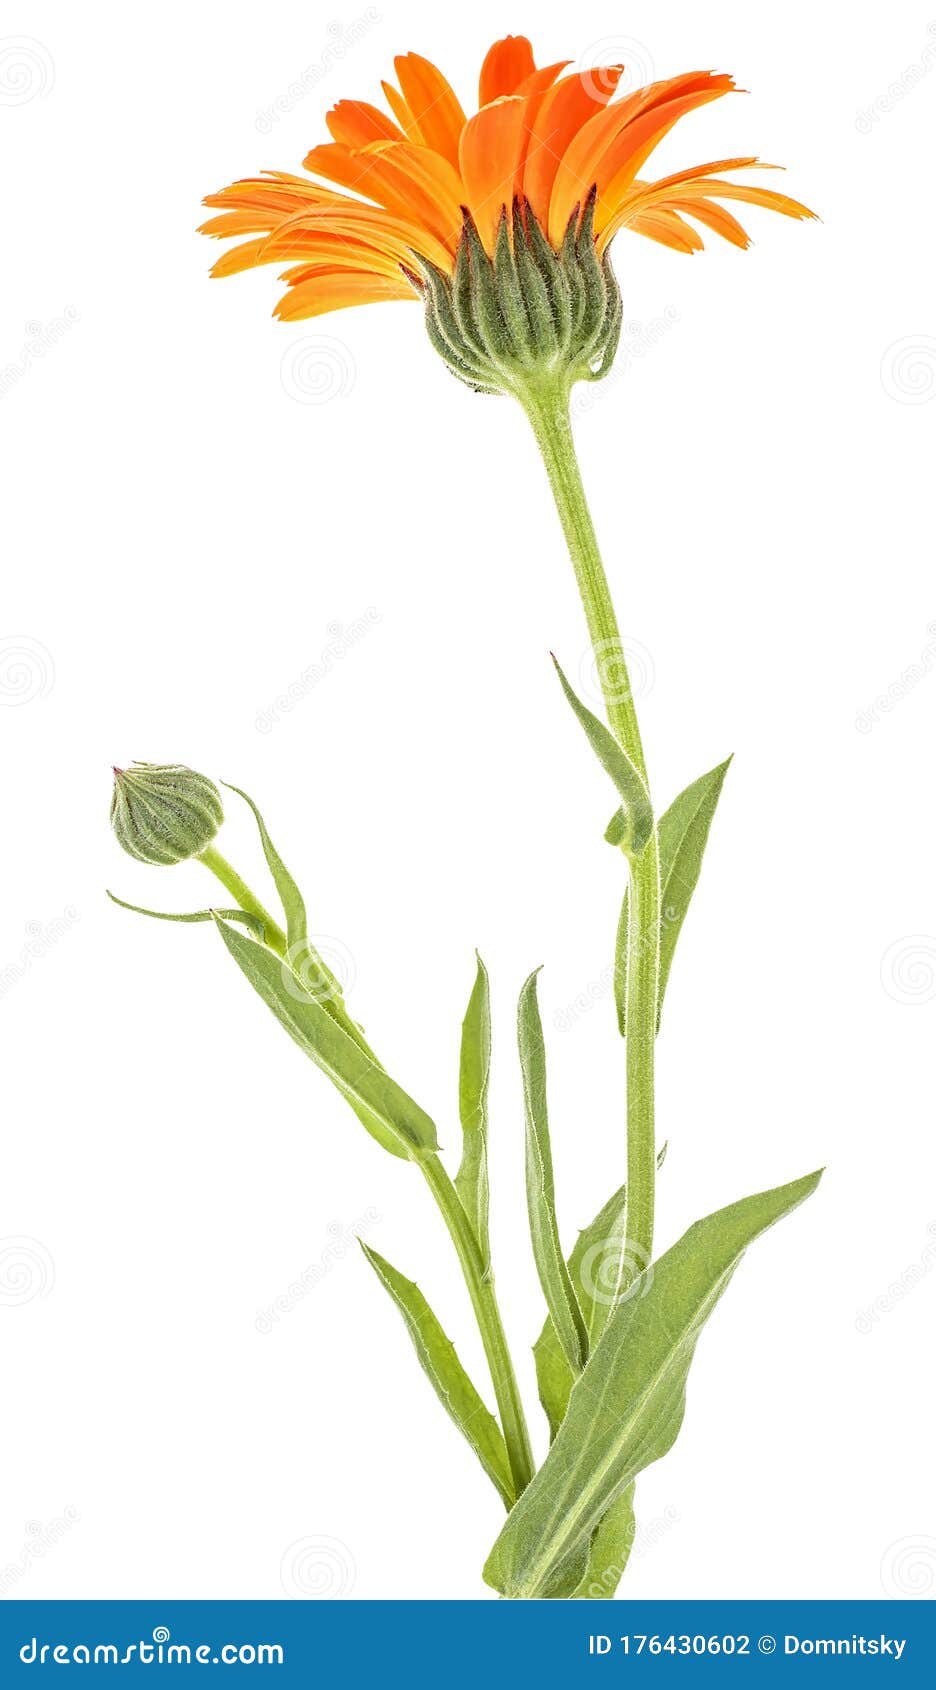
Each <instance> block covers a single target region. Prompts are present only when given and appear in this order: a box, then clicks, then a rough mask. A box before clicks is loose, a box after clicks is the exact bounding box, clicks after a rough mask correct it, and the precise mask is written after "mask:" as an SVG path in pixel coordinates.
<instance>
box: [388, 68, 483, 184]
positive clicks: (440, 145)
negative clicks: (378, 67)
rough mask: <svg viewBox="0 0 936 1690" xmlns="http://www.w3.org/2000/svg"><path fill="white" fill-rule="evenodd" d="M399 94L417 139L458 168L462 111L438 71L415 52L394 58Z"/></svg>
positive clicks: (462, 119)
mask: <svg viewBox="0 0 936 1690" xmlns="http://www.w3.org/2000/svg"><path fill="white" fill-rule="evenodd" d="M393 63H394V66H395V68H396V73H397V76H398V77H399V81H400V87H401V89H402V90H403V98H404V100H405V101H406V104H407V106H408V107H409V110H410V111H411V112H412V114H413V118H414V120H415V122H416V125H417V127H418V129H419V134H420V139H421V140H422V143H423V145H424V146H426V147H430V148H431V149H432V151H433V152H436V153H441V154H442V157H443V158H444V159H447V160H448V162H449V164H450V165H451V166H452V167H453V169H455V170H457V169H458V139H459V136H460V135H461V132H462V130H463V129H464V127H465V114H464V112H463V111H462V109H461V106H460V105H459V103H458V99H457V98H456V96H455V94H454V93H453V91H452V89H451V87H450V86H449V84H448V83H447V82H446V80H445V77H444V76H443V75H442V72H441V71H440V70H438V69H437V68H436V66H435V65H434V64H432V63H431V62H430V60H429V59H424V58H421V57H420V55H419V53H405V54H402V55H401V56H400V57H399V58H396V59H394V61H393Z"/></svg>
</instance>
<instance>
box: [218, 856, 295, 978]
mask: <svg viewBox="0 0 936 1690" xmlns="http://www.w3.org/2000/svg"><path fill="white" fill-rule="evenodd" d="M198 860H199V862H200V863H204V865H205V867H206V868H210V870H211V872H212V874H214V875H216V876H217V878H218V879H219V880H220V882H221V885H222V886H224V887H226V888H227V890H228V891H229V892H230V894H231V896H232V898H235V899H236V901H237V903H238V904H239V905H240V907H241V909H242V910H245V911H246V913H247V914H248V915H255V916H256V918H257V920H258V921H262V923H263V934H264V938H265V940H266V942H267V944H268V945H269V947H270V950H271V951H276V952H277V953H278V954H279V955H280V956H285V955H286V935H285V933H284V932H283V929H282V928H281V927H280V926H279V925H278V923H277V922H275V921H274V920H273V917H272V916H271V914H270V912H269V910H267V909H264V906H263V905H262V904H261V902H260V899H259V898H257V897H255V896H254V894H253V892H251V890H250V887H249V886H248V885H247V882H246V880H242V879H241V877H240V875H239V874H238V872H237V870H236V869H235V868H232V866H231V864H230V863H229V862H228V860H227V858H226V857H222V855H221V852H220V851H219V850H217V849H216V847H215V846H214V845H206V846H205V849H204V850H203V851H200V852H199V855H198Z"/></svg>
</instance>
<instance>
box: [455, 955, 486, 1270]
mask: <svg viewBox="0 0 936 1690" xmlns="http://www.w3.org/2000/svg"><path fill="white" fill-rule="evenodd" d="M490 1072H491V994H490V987H489V983H488V974H487V969H486V968H485V966H484V963H483V962H482V961H481V958H480V957H478V966H477V972H476V974H475V981H474V985H473V987H472V989H471V996H470V998H469V999H468V1008H467V1009H466V1011H465V1019H464V1021H463V1022H462V1037H461V1053H460V1062H459V1070H458V1113H459V1117H460V1119H461V1128H462V1156H461V1165H460V1166H459V1169H458V1173H457V1174H456V1175H455V1189H456V1191H457V1192H458V1195H459V1197H460V1198H461V1202H462V1207H463V1209H464V1210H465V1213H466V1214H467V1216H468V1219H469V1220H470V1222H471V1224H472V1227H473V1228H474V1234H475V1237H476V1239H477V1241H478V1247H479V1249H480V1251H481V1258H482V1261H483V1263H484V1267H485V1271H487V1270H488V1269H489V1267H490V1254H491V1247H490V1242H489V1239H488V1208H489V1201H490V1198H489V1188H488V1158H487V1112H488V1081H489V1078H490Z"/></svg>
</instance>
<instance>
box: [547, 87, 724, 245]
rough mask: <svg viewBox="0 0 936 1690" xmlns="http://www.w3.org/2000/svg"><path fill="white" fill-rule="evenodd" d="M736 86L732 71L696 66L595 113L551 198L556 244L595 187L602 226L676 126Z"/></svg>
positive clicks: (571, 149)
mask: <svg viewBox="0 0 936 1690" xmlns="http://www.w3.org/2000/svg"><path fill="white" fill-rule="evenodd" d="M733 88H734V81H733V79H732V78H731V77H730V76H716V75H715V74H714V73H712V72H710V71H690V72H689V73H688V74H686V75H685V76H679V77H673V78H671V79H670V80H669V81H668V82H663V83H651V84H650V85H649V87H647V88H643V89H641V90H640V91H639V92H638V93H637V94H632V95H630V96H629V97H628V98H627V99H626V100H622V101H621V103H620V105H618V106H611V107H610V108H609V109H608V110H607V111H603V112H599V113H598V115H597V117H593V118H591V120H590V121H589V122H588V123H586V124H585V127H584V128H583V129H581V130H580V131H579V133H578V134H577V135H576V137H575V139H574V140H573V141H572V142H571V144H570V146H569V147H568V149H567V150H566V152H565V154H564V155H563V158H562V162H561V164H560V166H559V169H558V170H557V172H556V180H555V182H554V183H553V189H552V194H551V196H550V202H549V234H550V239H551V240H552V241H554V242H556V243H558V241H560V240H561V239H562V235H563V233H564V231H565V227H566V224H567V223H568V221H569V216H570V214H571V212H572V211H573V209H574V207H575V206H576V204H579V203H580V202H581V200H582V198H583V196H584V195H585V194H586V193H588V191H589V189H590V188H592V187H597V189H598V196H599V204H598V214H597V216H596V227H598V228H601V227H602V226H603V224H604V223H605V222H607V221H608V218H609V216H610V215H611V212H610V209H609V208H610V206H611V205H613V204H615V203H616V202H617V200H618V199H620V197H621V196H622V194H623V193H624V191H625V189H626V188H627V187H628V186H629V185H630V183H631V182H633V180H634V177H635V176H636V174H637V172H638V170H639V169H640V167H641V165H642V164H643V163H644V161H645V159H646V158H647V157H648V155H649V154H650V153H651V152H652V151H653V149H654V147H655V146H657V145H658V143H659V142H660V141H661V140H662V139H663V136H664V135H666V134H667V133H668V131H669V130H670V129H672V128H673V125H674V124H676V123H678V121H679V119H680V118H681V117H684V116H685V115H686V113H687V112H690V111H694V110H695V108H696V107H697V106H702V105H705V104H706V103H707V102H708V101H709V100H717V99H719V98H720V97H721V95H722V94H727V93H729V92H730V91H731V90H732V89H733ZM606 197H607V202H608V203H607V204H606V203H605V200H606Z"/></svg>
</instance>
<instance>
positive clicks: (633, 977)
mask: <svg viewBox="0 0 936 1690" xmlns="http://www.w3.org/2000/svg"><path fill="white" fill-rule="evenodd" d="M519 397H520V401H521V404H522V405H523V408H524V410H525V411H526V414H527V416H528V417H529V419H530V423H531V425H532V428H533V432H534V434H535V436H536V441H537V444H538V446H539V449H540V452H541V454H542V457H543V462H544V463H545V465H546V473H547V475H548V476H549V482H550V486H551V487H552V491H553V497H554V499H555V501H556V509H557V511H558V513H559V520H560V522H561V523H562V530H563V533H564V535H565V539H566V544H567V546H568V548H569V555H570V557H571V559H572V564H573V567H574V569H575V578H576V581H577V583H578V589H579V594H580V596H581V600H582V606H583V608H584V611H585V620H586V622H587V625H588V632H589V635H590V637H591V642H592V647H593V649H594V653H595V662H596V665H597V670H598V676H599V679H600V681H601V688H602V693H603V696H604V702H605V709H606V712H607V716H608V721H609V723H610V725H611V728H612V730H613V732H614V733H615V734H616V736H617V738H618V740H619V741H620V743H621V745H622V746H623V748H624V750H625V751H626V752H627V754H628V756H629V757H630V760H631V762H632V763H633V764H634V766H635V767H636V768H637V769H638V770H639V772H640V774H641V775H642V776H643V778H644V781H647V765H646V760H645V758H644V751H643V744H642V741H641V737H640V726H639V724H638V721H637V711H636V708H635V705H634V698H633V694H632V691H631V686H630V679H629V677H628V673H627V663H626V659H625V656H624V647H623V644H622V642H621V635H620V631H619V629H618V624H617V618H616V616H615V614H614V605H613V604H612V601H611V593H610V590H609V587H608V579H607V576H606V574H605V570H604V564H603V563H602V561H601V553H600V551H599V548H598V540H597V537H596V534H595V528H594V524H593V522H592V519H591V512H590V511H589V508H588V500H587V498H586V496H585V488H584V486H583V483H582V475H581V470H580V469H579V463H578V458H577V456H576V452H575V443H574V441H573V439H572V424H571V417H570V412H569V384H568V382H567V380H565V379H563V378H557V377H553V378H552V379H551V380H550V381H548V382H543V383H542V384H540V385H536V386H534V385H533V384H531V385H530V386H529V387H528V388H526V389H525V390H524V392H523V393H522V394H520V396H519ZM647 784H648V786H649V782H647ZM627 950H628V972H627V1005H626V1011H627V1052H626V1068H627V1229H626V1244H625V1253H626V1256H627V1258H628V1261H627V1262H626V1263H624V1264H622V1265H623V1267H624V1269H625V1272H626V1273H630V1274H631V1275H633V1274H634V1273H635V1272H640V1270H641V1269H642V1268H643V1267H645V1266H646V1265H647V1263H648V1262H649V1261H650V1257H651V1253H652V1249H653V1208H654V1194H655V1187H656V1140H655V1128H654V1059H655V1046H656V1021H657V997H658V992H659V968H660V856H659V841H658V838H657V832H656V828H654V831H653V835H652V837H651V839H650V841H649V843H648V844H647V845H646V846H645V848H644V850H643V851H642V852H641V853H640V855H639V856H638V857H637V858H635V859H634V860H633V861H632V863H631V880H630V907H629V918H628V937H627Z"/></svg>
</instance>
